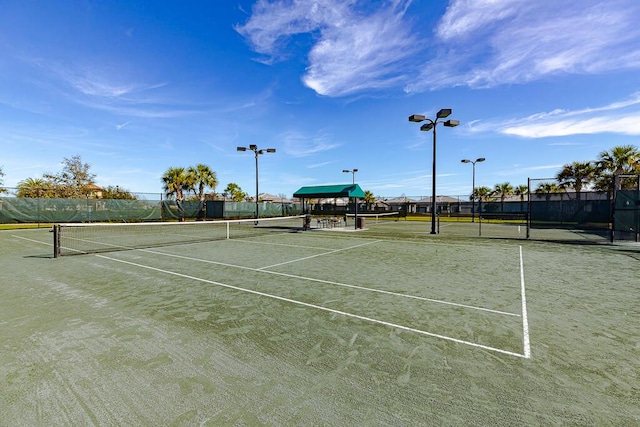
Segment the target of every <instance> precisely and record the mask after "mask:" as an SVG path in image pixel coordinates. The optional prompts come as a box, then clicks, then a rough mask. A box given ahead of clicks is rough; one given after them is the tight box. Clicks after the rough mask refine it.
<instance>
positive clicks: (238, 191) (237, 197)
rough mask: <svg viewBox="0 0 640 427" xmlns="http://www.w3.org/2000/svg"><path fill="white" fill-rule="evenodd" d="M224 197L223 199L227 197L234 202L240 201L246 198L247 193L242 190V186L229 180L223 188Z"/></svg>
mask: <svg viewBox="0 0 640 427" xmlns="http://www.w3.org/2000/svg"><path fill="white" fill-rule="evenodd" d="M223 194H224V197H225V199H226V198H227V197H228V198H230V199H231V200H233V201H234V202H241V201H243V200H245V199H246V198H247V193H245V192H244V191H242V188H240V186H239V185H238V184H236V183H235V182H230V183H229V184H227V187H226V188H225V189H224V192H223Z"/></svg>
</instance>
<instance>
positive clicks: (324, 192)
mask: <svg viewBox="0 0 640 427" xmlns="http://www.w3.org/2000/svg"><path fill="white" fill-rule="evenodd" d="M293 197H297V198H299V199H322V198H331V197H357V198H364V191H362V188H360V186H359V185H358V184H340V185H314V186H310V187H302V188H300V189H299V190H298V191H296V192H295V193H293Z"/></svg>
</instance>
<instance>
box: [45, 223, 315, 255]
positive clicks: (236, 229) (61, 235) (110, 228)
mask: <svg viewBox="0 0 640 427" xmlns="http://www.w3.org/2000/svg"><path fill="white" fill-rule="evenodd" d="M304 217H305V216H304V215H296V216H288V217H275V218H260V219H259V220H256V219H240V220H225V221H196V222H141V223H82V224H81V223H71V224H56V225H54V227H53V248H54V249H53V250H54V253H53V255H54V257H56V258H57V257H59V256H65V255H74V254H75V255H78V254H89V253H98V252H112V251H121V250H129V249H142V248H151V247H158V246H169V245H176V244H186V243H197V242H205V241H211V240H224V239H234V238H242V237H253V236H258V235H263V234H269V233H282V232H286V231H289V232H291V231H298V230H301V229H302V227H303V219H304Z"/></svg>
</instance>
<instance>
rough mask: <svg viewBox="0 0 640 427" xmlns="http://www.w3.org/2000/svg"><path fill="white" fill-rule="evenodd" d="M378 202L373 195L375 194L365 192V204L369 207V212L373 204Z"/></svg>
mask: <svg viewBox="0 0 640 427" xmlns="http://www.w3.org/2000/svg"><path fill="white" fill-rule="evenodd" d="M375 201H376V197H375V196H374V195H373V193H372V192H371V191H369V190H365V191H364V203H365V205H366V206H367V210H369V208H370V207H371V205H372V204H374V203H375Z"/></svg>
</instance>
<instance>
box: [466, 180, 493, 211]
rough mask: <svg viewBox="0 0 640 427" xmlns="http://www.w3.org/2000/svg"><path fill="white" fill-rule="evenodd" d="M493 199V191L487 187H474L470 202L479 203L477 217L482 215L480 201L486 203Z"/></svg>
mask: <svg viewBox="0 0 640 427" xmlns="http://www.w3.org/2000/svg"><path fill="white" fill-rule="evenodd" d="M492 197H493V191H492V190H491V189H490V188H489V187H485V186H480V187H476V189H475V191H474V193H473V194H472V195H471V200H478V201H479V202H480V204H479V206H478V217H479V218H481V215H482V201H483V200H484V201H487V200H489V199H491V198H492Z"/></svg>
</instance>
